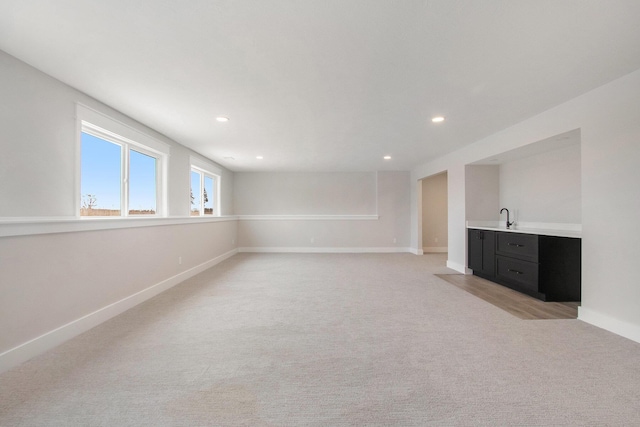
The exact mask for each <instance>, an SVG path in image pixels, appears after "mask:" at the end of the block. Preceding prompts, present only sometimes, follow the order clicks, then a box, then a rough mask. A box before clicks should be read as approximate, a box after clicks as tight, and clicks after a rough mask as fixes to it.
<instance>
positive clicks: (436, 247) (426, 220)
mask: <svg viewBox="0 0 640 427" xmlns="http://www.w3.org/2000/svg"><path fill="white" fill-rule="evenodd" d="M447 224H448V214H447V174H446V173H441V174H438V175H434V176H430V177H428V178H425V179H423V180H422V248H423V250H424V251H425V252H446V251H447V246H448V244H449V243H448V234H449V233H448V226H447Z"/></svg>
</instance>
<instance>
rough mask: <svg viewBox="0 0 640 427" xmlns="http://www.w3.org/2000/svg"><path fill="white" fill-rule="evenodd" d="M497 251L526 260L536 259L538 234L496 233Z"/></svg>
mask: <svg viewBox="0 0 640 427" xmlns="http://www.w3.org/2000/svg"><path fill="white" fill-rule="evenodd" d="M497 234H498V248H497V251H498V253H501V254H502V255H507V256H512V257H516V258H521V259H526V260H527V261H535V262H537V261H538V236H537V235H535V234H520V233H503V232H500V233H497Z"/></svg>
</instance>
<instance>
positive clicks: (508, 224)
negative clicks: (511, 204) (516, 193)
mask: <svg viewBox="0 0 640 427" xmlns="http://www.w3.org/2000/svg"><path fill="white" fill-rule="evenodd" d="M502 211H507V230H508V229H509V228H511V226H512V225H513V222H509V209H507V208H502V209H500V215H502Z"/></svg>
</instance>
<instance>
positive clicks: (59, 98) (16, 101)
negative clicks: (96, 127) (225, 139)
mask: <svg viewBox="0 0 640 427" xmlns="http://www.w3.org/2000/svg"><path fill="white" fill-rule="evenodd" d="M0 82H1V84H0V99H2V102H0V148H1V149H2V156H0V200H1V201H2V202H1V203H0V218H2V217H59V216H75V215H76V211H75V200H76V190H75V189H76V176H77V171H78V167H79V159H78V150H77V148H78V147H77V141H76V103H77V102H80V103H82V104H84V105H87V106H88V107H90V108H93V109H95V110H98V111H100V112H102V113H104V114H106V115H108V116H110V117H112V118H113V119H115V120H118V121H120V122H122V123H125V124H126V125H129V126H131V127H133V128H135V129H137V130H139V131H141V132H143V133H146V134H148V135H150V136H152V137H154V138H156V139H158V140H160V141H162V142H164V143H166V144H169V145H170V146H171V157H170V160H169V172H168V178H169V186H168V201H169V206H168V207H169V214H170V215H188V214H189V155H195V156H198V157H200V158H203V157H202V156H200V155H198V154H197V153H194V152H193V151H191V150H189V149H187V148H185V147H184V146H182V145H180V144H178V143H176V142H175V141H172V140H171V139H169V138H167V137H165V136H164V135H162V134H159V133H158V132H155V131H154V130H152V129H150V128H148V127H145V126H143V125H141V124H140V123H138V122H136V121H134V120H132V119H130V118H129V117H127V116H125V115H123V114H121V113H119V112H117V111H115V110H113V109H111V108H109V107H107V106H105V105H104V104H101V103H100V102H98V101H96V100H94V99H93V98H90V97H88V96H87V95H85V94H83V93H81V92H79V91H77V90H75V89H73V88H71V87H69V86H67V85H65V84H63V83H61V82H59V81H58V80H55V79H53V78H52V77H50V76H48V75H46V74H44V73H42V72H40V71H38V70H36V69H35V68H33V67H30V66H29V65H27V64H25V63H23V62H21V61H18V60H17V59H15V58H13V57H11V56H9V55H7V54H6V53H4V52H2V51H0ZM203 159H204V158H203ZM209 162H211V161H210V160H209ZM218 167H220V166H218ZM220 169H222V170H223V176H222V194H223V196H222V209H223V212H222V213H223V214H231V213H232V212H233V202H232V192H233V173H231V172H229V171H228V170H226V169H224V168H222V167H220Z"/></svg>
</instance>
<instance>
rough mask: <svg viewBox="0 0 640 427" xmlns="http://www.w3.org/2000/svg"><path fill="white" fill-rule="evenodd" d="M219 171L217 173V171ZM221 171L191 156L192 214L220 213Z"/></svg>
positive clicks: (215, 214)
mask: <svg viewBox="0 0 640 427" xmlns="http://www.w3.org/2000/svg"><path fill="white" fill-rule="evenodd" d="M214 171H215V172H217V174H216V173H215V172H214ZM219 174H220V171H219V170H218V169H217V168H214V167H213V166H212V165H209V164H208V163H205V162H203V161H201V160H199V159H197V158H194V157H192V158H191V176H190V182H191V194H190V199H191V205H190V209H189V214H190V215H191V216H205V215H213V216H218V215H220V175H219Z"/></svg>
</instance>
